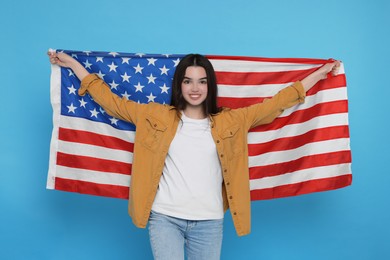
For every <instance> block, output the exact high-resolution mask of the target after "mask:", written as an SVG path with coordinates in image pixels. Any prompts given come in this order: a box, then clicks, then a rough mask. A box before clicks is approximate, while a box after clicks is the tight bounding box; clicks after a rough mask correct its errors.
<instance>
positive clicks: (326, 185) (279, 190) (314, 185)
mask: <svg viewBox="0 0 390 260" xmlns="http://www.w3.org/2000/svg"><path fill="white" fill-rule="evenodd" d="M351 183H352V175H351V174H346V175H341V176H336V177H331V178H324V179H316V180H311V181H305V182H300V183H295V184H288V185H282V186H277V187H274V188H268V189H261V190H251V200H266V199H275V198H282V197H288V196H296V195H302V194H307V193H311V192H318V191H327V190H334V189H339V188H342V187H345V186H348V185H351Z"/></svg>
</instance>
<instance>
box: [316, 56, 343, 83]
mask: <svg viewBox="0 0 390 260" xmlns="http://www.w3.org/2000/svg"><path fill="white" fill-rule="evenodd" d="M339 69H340V61H338V60H336V61H334V62H332V63H326V64H325V65H324V66H322V67H321V68H319V69H318V70H317V72H318V73H319V74H320V79H326V77H327V75H328V73H329V72H331V73H332V75H333V76H336V75H337V74H338V73H339Z"/></svg>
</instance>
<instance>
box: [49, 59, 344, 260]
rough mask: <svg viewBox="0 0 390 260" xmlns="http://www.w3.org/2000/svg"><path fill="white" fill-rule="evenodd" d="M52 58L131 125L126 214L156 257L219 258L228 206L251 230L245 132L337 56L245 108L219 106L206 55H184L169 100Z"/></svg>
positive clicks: (296, 96)
mask: <svg viewBox="0 0 390 260" xmlns="http://www.w3.org/2000/svg"><path fill="white" fill-rule="evenodd" d="M48 55H49V58H50V62H51V63H52V64H57V65H60V66H63V67H68V68H70V69H72V70H73V72H74V73H75V74H76V75H77V77H78V78H79V79H80V81H81V87H80V89H79V95H85V94H86V93H87V92H88V93H89V94H90V95H91V96H92V97H93V99H94V100H95V101H96V102H97V103H98V104H100V105H101V106H102V107H103V108H104V110H105V111H106V112H107V113H108V114H110V115H112V116H114V117H117V118H120V119H122V120H126V121H129V122H131V123H133V124H135V125H136V127H137V130H136V137H135V144H134V158H133V166H132V176H131V185H130V186H131V189H130V197H129V214H130V216H131V217H132V220H133V222H134V224H135V225H136V226H138V227H143V228H144V227H146V225H147V223H149V236H150V241H151V246H152V251H153V255H154V257H155V259H183V258H184V252H185V251H184V248H185V249H186V254H187V256H188V259H194V258H196V259H207V260H210V259H219V257H220V251H221V245H222V230H223V216H224V212H225V211H226V210H227V209H228V208H230V211H231V214H232V218H233V222H234V225H235V228H236V231H237V234H238V235H240V236H242V235H246V234H248V233H249V232H250V190H249V172H248V146H247V134H248V131H249V129H251V128H253V127H256V126H258V125H261V124H267V123H270V122H272V121H273V120H274V119H275V118H276V117H277V116H279V115H280V114H281V113H282V112H283V110H284V109H286V108H289V107H291V106H294V105H296V104H298V103H302V102H303V101H304V99H305V93H306V91H307V90H308V89H310V88H311V87H312V86H313V85H315V84H316V83H317V82H318V81H319V80H321V79H324V78H326V76H327V74H328V73H329V72H332V73H333V74H335V73H337V70H338V68H339V62H337V61H335V62H333V63H328V64H326V65H324V66H322V67H321V68H319V69H318V70H316V71H315V72H313V73H312V74H310V75H309V76H307V77H306V78H304V79H302V80H301V81H297V82H295V83H294V84H292V85H291V86H289V87H287V88H285V89H283V90H281V91H280V92H279V93H278V94H276V95H275V96H274V97H273V98H271V99H269V100H267V101H265V102H263V103H260V104H255V105H252V106H249V107H246V108H240V109H225V108H219V107H218V106H217V84H216V77H215V73H214V69H213V67H212V65H211V63H210V61H209V60H208V59H207V58H205V57H204V56H202V55H198V54H190V55H187V56H185V57H184V58H183V59H182V60H181V61H180V63H179V65H178V66H177V68H176V71H175V75H174V78H173V82H172V102H171V105H161V104H157V103H149V104H138V103H136V102H133V101H129V100H127V99H122V98H120V97H118V96H117V95H115V94H113V93H112V92H111V91H110V88H109V87H108V86H107V84H106V83H105V82H104V81H103V80H101V79H100V78H99V77H98V76H97V75H95V74H89V72H88V71H87V70H86V69H85V68H84V67H83V66H82V65H81V64H80V63H79V62H77V61H76V60H75V59H73V58H72V57H70V56H69V55H67V54H64V53H54V52H49V53H48Z"/></svg>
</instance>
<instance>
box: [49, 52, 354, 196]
mask: <svg viewBox="0 0 390 260" xmlns="http://www.w3.org/2000/svg"><path fill="white" fill-rule="evenodd" d="M64 52H66V53H68V54H70V55H72V56H73V57H74V58H75V59H77V60H78V61H79V62H80V63H81V64H82V65H83V66H84V67H85V68H86V69H87V70H88V71H89V72H91V73H96V74H98V75H99V76H100V77H101V78H102V79H104V81H105V82H107V84H108V85H109V86H110V88H111V90H112V91H113V92H114V93H115V94H117V95H119V96H121V97H124V98H127V99H131V100H134V101H135V102H139V103H148V102H159V103H166V104H169V103H170V94H171V81H172V78H173V74H174V71H175V68H176V66H177V65H178V63H179V61H180V59H181V58H182V57H183V55H149V54H148V55H147V54H142V53H136V54H129V53H117V52H90V51H83V52H80V51H64ZM207 57H208V58H209V59H210V61H211V63H212V64H213V66H214V69H215V71H216V75H217V82H218V95H219V97H218V103H219V105H220V106H224V107H230V108H238V107H244V106H248V105H251V104H254V103H257V102H262V101H263V100H264V99H265V98H270V97H272V96H273V95H274V94H276V93H277V92H278V91H279V90H281V89H282V88H284V87H286V86H288V85H289V84H291V83H293V82H295V81H297V80H301V79H303V78H304V77H306V76H307V75H309V74H310V73H312V72H313V71H315V70H316V69H318V68H319V67H321V66H322V65H324V64H325V63H327V62H329V60H322V59H301V58H256V57H238V56H213V55H207ZM79 87H80V81H79V80H78V79H77V77H76V76H75V75H74V74H73V72H72V71H71V70H70V69H67V68H61V67H59V66H57V65H52V74H51V103H52V107H53V133H52V140H51V147H50V161H49V172H48V180H47V188H48V189H56V190H63V191H69V192H78V193H84V194H92V195H99V196H107V197H115V198H123V199H126V198H128V196H129V188H130V189H131V187H129V186H130V178H131V164H132V158H133V143H134V136H135V134H134V133H135V126H134V125H132V124H130V123H128V122H124V121H121V120H118V119H116V118H113V117H111V116H109V115H107V113H105V111H104V110H103V109H102V108H101V107H100V106H99V105H98V104H96V103H95V102H94V101H93V99H92V98H91V97H90V96H89V95H86V96H84V97H81V96H78V94H77V90H78V88H79ZM248 149H249V158H248V160H249V172H250V189H251V199H252V200H262V199H272V198H280V197H287V196H295V195H300V194H306V193H311V192H319V191H326V190H332V189H337V188H341V187H345V186H348V185H350V184H351V181H352V174H351V151H350V139H349V128H348V100H347V89H346V78H345V73H344V67H343V64H341V68H340V71H339V74H338V75H337V76H329V77H328V78H327V79H325V80H322V81H320V82H319V83H317V84H316V85H315V86H314V87H313V88H312V89H311V90H310V91H308V93H307V97H306V100H305V103H303V104H299V105H296V106H294V107H292V108H290V109H287V110H285V111H284V112H283V113H282V114H281V115H280V116H279V117H278V118H277V119H275V120H274V122H272V123H270V124H267V125H262V126H259V127H256V128H254V129H251V131H250V132H249V134H248ZM236 174H240V173H236Z"/></svg>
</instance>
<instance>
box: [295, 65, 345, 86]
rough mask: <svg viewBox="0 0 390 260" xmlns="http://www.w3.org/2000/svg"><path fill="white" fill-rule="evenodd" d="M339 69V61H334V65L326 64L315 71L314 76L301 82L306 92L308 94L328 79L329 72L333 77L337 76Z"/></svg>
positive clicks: (311, 75)
mask: <svg viewBox="0 0 390 260" xmlns="http://www.w3.org/2000/svg"><path fill="white" fill-rule="evenodd" d="M339 68H340V62H339V61H334V62H332V63H327V64H325V65H324V66H322V67H320V68H319V69H318V70H316V71H314V72H313V73H312V74H310V75H309V76H307V77H306V78H304V79H302V80H301V83H302V85H303V89H304V90H305V92H307V91H308V90H309V89H310V88H311V87H313V86H314V85H315V84H316V83H317V82H318V81H320V80H323V79H326V76H327V74H328V73H329V72H331V73H332V75H333V76H335V75H337V73H338V71H339Z"/></svg>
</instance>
